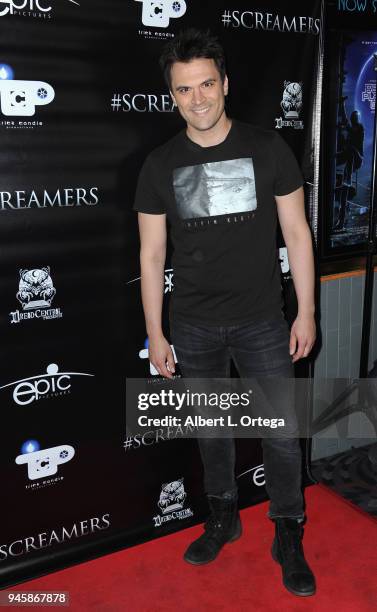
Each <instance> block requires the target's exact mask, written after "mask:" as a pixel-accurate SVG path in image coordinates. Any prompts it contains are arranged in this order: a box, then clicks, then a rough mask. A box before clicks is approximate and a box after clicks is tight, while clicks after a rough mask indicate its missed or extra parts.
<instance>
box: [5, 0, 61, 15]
mask: <svg viewBox="0 0 377 612" xmlns="http://www.w3.org/2000/svg"><path fill="white" fill-rule="evenodd" d="M42 1H43V0H42ZM0 4H2V5H5V8H4V9H3V10H2V11H0V17H3V16H4V15H7V14H8V13H9V14H10V15H14V14H15V13H17V11H22V10H23V9H25V8H26V9H30V10H33V9H35V10H37V11H41V12H42V13H48V12H49V11H51V6H47V7H46V6H42V4H41V0H20V3H19V4H17V3H16V2H15V1H14V0H0Z"/></svg>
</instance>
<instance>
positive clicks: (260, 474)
mask: <svg viewBox="0 0 377 612" xmlns="http://www.w3.org/2000/svg"><path fill="white" fill-rule="evenodd" d="M246 474H250V475H251V477H252V480H253V484H254V485H255V486H256V487H263V486H264V485H265V484H266V481H265V477H264V465H263V463H261V464H260V465H256V466H255V467H252V468H250V469H249V470H246V472H242V474H239V476H237V478H241V476H245V475H246Z"/></svg>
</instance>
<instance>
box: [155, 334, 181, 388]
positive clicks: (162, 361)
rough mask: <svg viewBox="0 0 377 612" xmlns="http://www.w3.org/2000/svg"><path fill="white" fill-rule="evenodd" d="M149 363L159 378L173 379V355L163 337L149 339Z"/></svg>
mask: <svg viewBox="0 0 377 612" xmlns="http://www.w3.org/2000/svg"><path fill="white" fill-rule="evenodd" d="M149 361H150V362H151V363H152V365H154V367H155V368H156V370H157V372H158V373H159V374H160V375H161V376H165V377H166V378H173V374H174V373H175V364H174V355H173V351H172V350H171V348H170V344H169V342H168V341H167V340H166V338H165V337H164V336H158V337H156V338H151V337H149Z"/></svg>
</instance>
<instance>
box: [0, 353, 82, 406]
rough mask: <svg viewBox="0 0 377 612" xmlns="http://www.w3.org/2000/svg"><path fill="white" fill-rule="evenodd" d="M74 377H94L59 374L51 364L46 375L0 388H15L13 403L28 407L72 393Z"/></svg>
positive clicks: (72, 373)
mask: <svg viewBox="0 0 377 612" xmlns="http://www.w3.org/2000/svg"><path fill="white" fill-rule="evenodd" d="M73 376H90V377H92V376H94V374H86V373H84V372H59V366H58V365H57V364H56V363H50V364H49V365H48V366H47V368H46V373H44V374H39V375H38V376H30V377H28V378H22V379H20V380H15V381H13V382H10V383H8V384H6V385H3V386H2V387H0V390H1V389H12V388H13V394H12V396H13V401H14V402H15V403H16V404H18V406H28V405H30V404H32V403H34V402H37V401H39V400H41V399H49V398H51V397H57V396H60V395H67V394H68V393H70V392H71V387H72V377H73Z"/></svg>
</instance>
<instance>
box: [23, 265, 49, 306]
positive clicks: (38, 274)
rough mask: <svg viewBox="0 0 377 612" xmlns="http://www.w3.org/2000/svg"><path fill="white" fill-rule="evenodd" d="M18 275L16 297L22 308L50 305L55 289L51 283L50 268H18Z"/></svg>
mask: <svg viewBox="0 0 377 612" xmlns="http://www.w3.org/2000/svg"><path fill="white" fill-rule="evenodd" d="M20 277H21V278H20V284H19V291H18V292H17V296H16V297H17V299H18V301H19V302H21V304H22V308H23V309H24V310H30V309H31V308H39V307H40V306H51V302H52V300H53V298H54V296H55V295H56V289H55V288H54V285H53V284H52V279H51V276H50V268H48V267H47V268H42V269H41V270H38V269H35V270H20Z"/></svg>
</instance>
